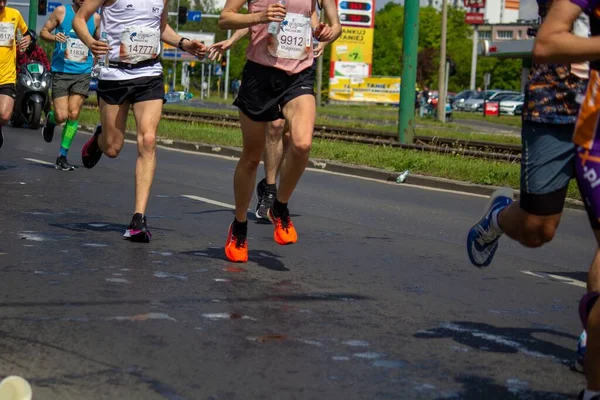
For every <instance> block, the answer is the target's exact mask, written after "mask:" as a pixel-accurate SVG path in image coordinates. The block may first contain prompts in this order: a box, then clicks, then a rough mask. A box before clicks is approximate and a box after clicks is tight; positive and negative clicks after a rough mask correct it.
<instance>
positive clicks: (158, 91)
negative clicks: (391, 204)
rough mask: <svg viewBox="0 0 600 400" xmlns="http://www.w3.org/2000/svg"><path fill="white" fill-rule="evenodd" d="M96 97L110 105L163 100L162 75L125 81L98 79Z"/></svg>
mask: <svg viewBox="0 0 600 400" xmlns="http://www.w3.org/2000/svg"><path fill="white" fill-rule="evenodd" d="M97 93H98V97H99V98H101V99H102V100H104V102H106V103H107V104H110V105H121V104H123V103H125V102H128V103H129V104H135V103H141V102H142V101H150V100H163V101H164V97H165V86H164V82H163V76H162V75H158V76H149V77H142V78H136V79H130V80H125V81H107V80H99V81H98V90H97Z"/></svg>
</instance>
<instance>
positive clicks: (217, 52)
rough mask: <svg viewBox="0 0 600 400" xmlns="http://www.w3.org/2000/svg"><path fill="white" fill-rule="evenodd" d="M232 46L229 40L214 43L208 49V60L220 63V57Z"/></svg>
mask: <svg viewBox="0 0 600 400" xmlns="http://www.w3.org/2000/svg"><path fill="white" fill-rule="evenodd" d="M231 46H233V42H232V41H231V40H223V41H222V42H219V43H215V44H213V45H212V46H210V47H209V48H208V58H209V59H210V60H212V61H215V60H217V61H221V56H222V55H223V54H224V53H225V52H226V51H227V50H229V49H230V48H231Z"/></svg>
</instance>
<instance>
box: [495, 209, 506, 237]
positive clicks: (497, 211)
mask: <svg viewBox="0 0 600 400" xmlns="http://www.w3.org/2000/svg"><path fill="white" fill-rule="evenodd" d="M502 210H503V208H501V209H499V210H496V211H494V212H493V213H492V229H493V230H495V231H496V232H497V233H504V231H503V230H502V228H500V222H498V215H499V214H500V211H502Z"/></svg>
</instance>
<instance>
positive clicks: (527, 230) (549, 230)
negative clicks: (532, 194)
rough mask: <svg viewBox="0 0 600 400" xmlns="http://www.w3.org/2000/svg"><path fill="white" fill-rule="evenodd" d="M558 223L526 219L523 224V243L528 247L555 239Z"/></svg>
mask: <svg viewBox="0 0 600 400" xmlns="http://www.w3.org/2000/svg"><path fill="white" fill-rule="evenodd" d="M556 228H557V226H556V224H555V223H554V222H551V221H543V220H541V221H540V220H537V219H533V220H531V219H530V220H526V221H525V222H524V224H523V226H522V230H521V232H522V234H521V240H520V242H521V244H522V245H523V246H526V247H532V248H535V247H541V246H543V245H544V244H546V243H548V242H550V241H551V240H552V239H554V235H555V234H556Z"/></svg>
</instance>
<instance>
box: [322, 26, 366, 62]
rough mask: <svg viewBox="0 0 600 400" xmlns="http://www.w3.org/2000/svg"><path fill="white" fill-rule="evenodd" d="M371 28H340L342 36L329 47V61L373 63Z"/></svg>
mask: <svg viewBox="0 0 600 400" xmlns="http://www.w3.org/2000/svg"><path fill="white" fill-rule="evenodd" d="M374 30H375V29H373V28H354V27H350V26H343V27H342V35H341V36H340V37H339V39H338V40H336V41H335V42H333V44H332V45H331V61H345V62H360V63H365V64H371V63H372V62H373V32H374Z"/></svg>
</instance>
